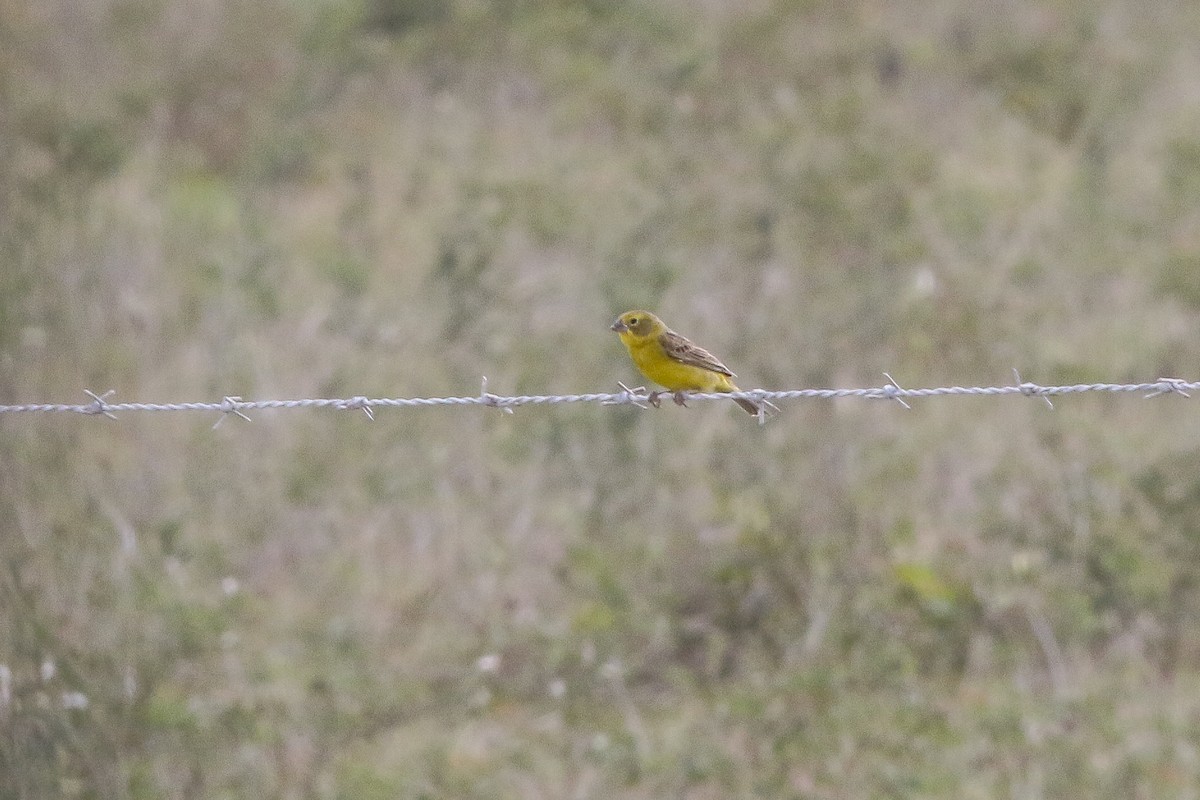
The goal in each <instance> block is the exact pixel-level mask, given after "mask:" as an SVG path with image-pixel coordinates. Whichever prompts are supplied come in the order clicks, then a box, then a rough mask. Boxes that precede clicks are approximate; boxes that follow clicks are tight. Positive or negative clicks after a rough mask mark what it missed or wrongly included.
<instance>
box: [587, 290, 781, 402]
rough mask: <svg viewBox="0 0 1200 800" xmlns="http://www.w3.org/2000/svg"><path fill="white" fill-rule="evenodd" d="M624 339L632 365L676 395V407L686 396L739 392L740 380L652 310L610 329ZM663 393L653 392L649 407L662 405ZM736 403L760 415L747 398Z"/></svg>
mask: <svg viewBox="0 0 1200 800" xmlns="http://www.w3.org/2000/svg"><path fill="white" fill-rule="evenodd" d="M610 330H613V331H615V332H616V333H617V334H618V335H619V336H620V337H621V343H622V344H624V345H625V349H627V350H628V351H629V357H630V358H632V359H633V363H634V365H635V366H637V368H638V369H639V370H640V371H641V373H642V374H643V375H645V376H646V377H647V378H649V379H650V380H652V381H654V382H655V383H658V384H661V385H663V386H665V387H666V388H667V391H669V392H671V393H672V394H673V395H674V400H675V404H676V405H680V406H682V405H686V403H685V402H684V396H683V393H684V392H686V391H694V392H740V391H741V389H739V388H738V387H737V385H736V384H734V382H733V381H732V380H730V379H731V378H735V377H737V376H736V375H734V374H733V372H732V371H731V370H730V369H729V367H727V366H725V365H724V364H722V363H721V361H720V359H718V358H717V357H716V356H714V355H713V354H712V353H710V352H708V351H707V350H705V349H704V348H703V347H699V346H697V345H695V344H692V342H690V341H688V339H687V338H686V337H683V336H680V335H679V334H678V333H676V332H675V331H673V330H671V329H670V328H668V327H667V326H666V324H665V323H664V322H663V321H662V320H661V319H659V318H658V317H656V316H655V315H654V314H651V313H650V312H649V311H626V312H625V313H624V314H622V315H621V316H619V317H617V319H616V321H615V322H614V323H613V324H612V326H611V327H610ZM661 394H663V393H662V392H651V393H650V397H649V400H650V404H651V405H653V406H654V407H655V408H657V407H658V404H659V396H660V395H661ZM734 402H735V403H737V404H738V405H739V406H741V407H742V408H744V409H745V410H746V413H748V414H754V415H756V416H757V415H758V413H759V404H758V403H756V402H755V401H753V400H749V399H747V398H744V397H738V398H734Z"/></svg>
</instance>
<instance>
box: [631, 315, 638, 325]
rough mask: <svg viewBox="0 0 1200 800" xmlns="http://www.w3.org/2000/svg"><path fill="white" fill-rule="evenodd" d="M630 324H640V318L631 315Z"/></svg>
mask: <svg viewBox="0 0 1200 800" xmlns="http://www.w3.org/2000/svg"><path fill="white" fill-rule="evenodd" d="M629 324H630V325H637V324H638V318H637V317H630V318H629Z"/></svg>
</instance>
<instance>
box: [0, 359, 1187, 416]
mask: <svg viewBox="0 0 1200 800" xmlns="http://www.w3.org/2000/svg"><path fill="white" fill-rule="evenodd" d="M884 377H886V378H887V379H888V383H887V385H885V386H882V387H878V386H877V387H874V388H864V389H788V390H784V391H769V390H767V389H753V390H750V391H739V392H729V393H712V392H686V393H684V394H685V395H686V397H687V399H689V400H737V399H746V400H753V401H754V402H756V403H758V404H759V409H760V413H759V421H760V423H761V422H765V421H766V417H767V413H768V411H769V410H774V411H778V410H779V407H778V406H777V405H775V403H776V402H779V401H783V400H836V399H841V398H847V397H856V398H866V399H874V400H895V401H896V402H898V403H900V404H901V405H902V406H904V407H905V408H911V406H910V405H909V403H908V402H907V401H909V400H913V399H916V398H926V397H958V396H976V397H991V396H997V395H1009V394H1016V395H1022V396H1024V397H1040V398H1042V400H1044V401H1045V402H1046V403H1047V404H1049V405H1050V407H1051V408H1053V407H1054V405H1053V404H1052V403H1051V402H1050V398H1051V397H1056V396H1059V395H1066V394H1080V393H1083V392H1110V393H1122V392H1124V393H1133V392H1137V393H1141V394H1142V395H1143V396H1144V397H1146V398H1154V397H1159V396H1161V395H1167V394H1175V395H1179V396H1180V397H1183V398H1189V397H1191V392H1194V391H1196V390H1198V389H1200V381H1186V380H1183V379H1182V378H1159V379H1158V380H1156V381H1148V382H1145V383H1080V384H1070V385H1064V386H1042V385H1039V384H1036V383H1030V382H1028V381H1022V380H1021V375H1020V373H1018V372H1017V371H1016V370H1015V369H1014V370H1013V378H1014V380H1015V381H1016V383H1014V384H1013V385H1011V386H940V387H935V388H930V389H905V388H903V387H902V386H901V385H900V384H899V383H898V382H897V381H896V380H895V379H894V378H892V376H891V375H889V374H888V373H886V372H885V373H884ZM617 385H618V386H620V387H621V391H619V392H611V393H594V394H547V395H516V396H511V397H506V396H503V395H496V394H492V393H491V392H489V391H488V383H487V378H486V377H485V378H483V381H482V384H481V386H480V391H479V394H478V395H474V396H464V397H398V398H374V399H372V398H368V397H365V396H363V395H358V396H355V397H350V398H340V399H327V398H302V399H297V400H243V399H242V398H241V397H239V396H236V395H230V396H226V397H224V398H223V399H222V400H221V401H220V402H215V403H214V402H199V403H196V402H192V403H114V402H111V401H110V400H109V398H110V397H112V396H113V394H114V393H115V392H114V391H113V390H112V389H109V390H108V391H107V392H105V393H104V394H96V393H95V392H93V391H91V390H90V389H85V390H84V392H85V393H86V394H87V396H88V397H90V398H91V402H89V403H78V404H65V403H27V404H24V405H0V415H3V414H16V413H22V412H24V413H43V414H48V413H60V412H70V413H76V414H86V415H89V416H105V417H108V418H109V419H116V415H117V414H118V413H120V412H123V411H207V412H214V411H217V412H220V413H221V417H220V418H219V419H218V420H217V422H216V424H214V425H213V427H214V428H215V427H217V426H218V425H220V424H221V422H222V421H223V420H224V419H225V418H227V417H228V416H229V415H230V414H234V415H236V416H239V417H241V418H242V419H244V420H246V421H250V417H249V416H247V415H246V413H245V412H247V411H255V410H261V409H269V408H274V409H293V408H334V409H339V410H346V409H362V410H363V412H364V413H366V415H367V416H368V417H369V418H370V419H374V418H375V415H374V411H373V410H372V409H374V408H379V407H386V408H417V407H429V406H487V407H490V408H498V409H500V410H502V411H504V412H505V413H507V414H511V413H513V408H514V407H516V406H524V405H557V404H560V403H601V404H603V405H630V406H635V407H637V408H647V407H648V405H647V403H648V400H649V395H648V394H647V393H646V388H645V387H643V386H638V387H635V388H630V387H628V386H626V385H625V384H624V383H618V384H617Z"/></svg>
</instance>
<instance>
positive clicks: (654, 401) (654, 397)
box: [646, 392, 663, 408]
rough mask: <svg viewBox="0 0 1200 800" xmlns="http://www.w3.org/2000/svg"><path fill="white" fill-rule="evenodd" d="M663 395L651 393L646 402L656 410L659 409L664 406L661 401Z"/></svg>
mask: <svg viewBox="0 0 1200 800" xmlns="http://www.w3.org/2000/svg"><path fill="white" fill-rule="evenodd" d="M662 394H663V393H662V392H651V393H650V394H648V395H647V396H646V402H647V403H649V404H650V405H652V406H654V407H655V408H658V407H659V406H660V405H662V400H660V399H659V398H660V397H662Z"/></svg>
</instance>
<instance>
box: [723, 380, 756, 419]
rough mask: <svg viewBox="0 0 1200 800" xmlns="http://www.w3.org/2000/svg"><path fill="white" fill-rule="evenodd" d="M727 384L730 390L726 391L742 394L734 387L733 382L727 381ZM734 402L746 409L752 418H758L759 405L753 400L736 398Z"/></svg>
mask: <svg viewBox="0 0 1200 800" xmlns="http://www.w3.org/2000/svg"><path fill="white" fill-rule="evenodd" d="M726 383H728V384H729V388H728V389H725V391H726V392H740V391H741V389H739V388H738V387H736V386H734V384H733V381H726ZM733 402H735V403H737V404H738V405H739V406H741V407H742V408H744V409H746V413H747V414H749V415H750V416H752V417H757V416H758V403H756V402H754V401H753V400H750V399H749V398H746V397H735V398H734V399H733Z"/></svg>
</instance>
